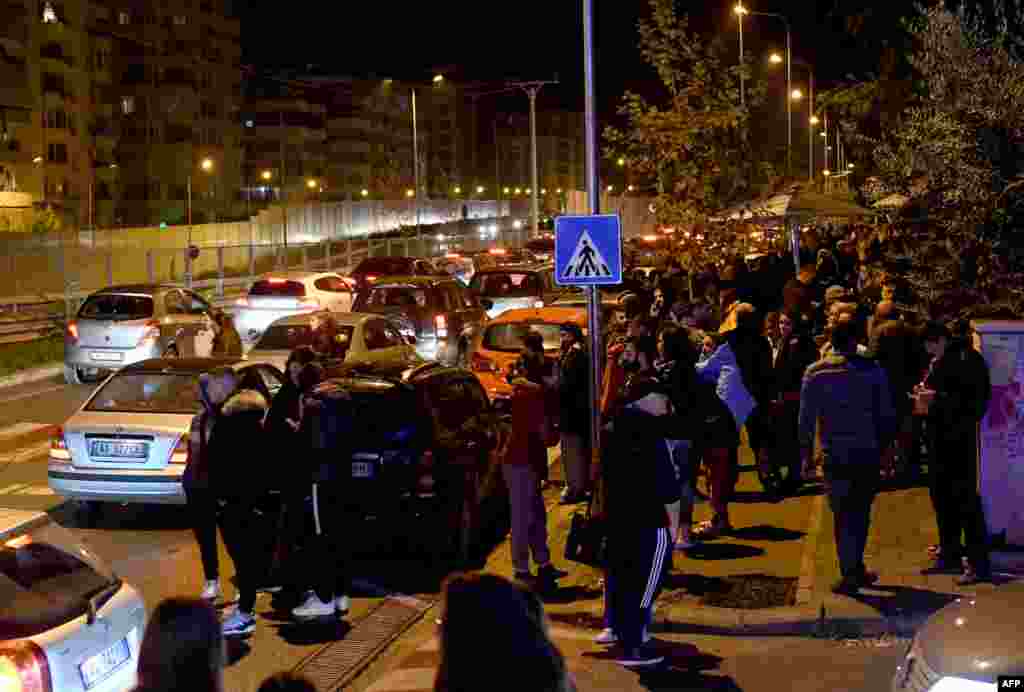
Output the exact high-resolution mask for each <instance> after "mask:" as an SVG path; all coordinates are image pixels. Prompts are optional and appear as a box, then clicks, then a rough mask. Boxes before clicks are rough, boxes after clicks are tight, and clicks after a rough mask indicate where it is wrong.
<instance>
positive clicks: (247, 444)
mask: <svg viewBox="0 0 1024 692" xmlns="http://www.w3.org/2000/svg"><path fill="white" fill-rule="evenodd" d="M267 409H268V404H267V400H266V397H264V396H263V394H261V393H260V392H258V391H256V390H254V389H239V390H236V391H235V392H234V393H233V394H232V395H231V396H230V397H228V398H227V400H226V401H225V402H224V405H223V406H221V408H220V414H219V415H218V416H217V419H216V422H215V423H214V425H213V431H212V433H211V435H210V440H209V443H208V452H209V454H210V459H211V463H210V467H209V475H210V490H211V492H212V493H213V495H214V496H215V497H216V498H217V500H218V502H220V503H222V505H223V506H222V509H221V514H220V521H219V524H220V530H221V535H222V536H223V537H224V544H225V547H226V548H227V550H228V555H230V556H231V560H232V561H233V562H234V563H235V576H236V580H237V586H238V608H237V609H236V611H235V612H234V613H232V614H231V615H230V616H228V617H227V618H226V619H225V620H224V623H223V630H224V636H241V635H247V634H250V633H252V631H253V630H254V629H255V627H256V618H255V607H256V591H257V589H258V588H259V586H260V581H261V580H262V579H263V578H264V577H265V574H264V572H265V569H266V565H267V563H268V561H269V557H270V554H269V553H270V550H271V548H270V546H269V543H268V540H267V537H268V536H269V535H272V532H273V523H272V517H273V516H274V515H275V514H276V511H275V510H276V508H275V507H273V504H274V502H273V500H272V499H271V497H270V491H271V487H270V483H269V478H268V474H267V473H266V468H267V465H266V463H265V461H267V460H268V454H267V447H266V437H265V433H264V430H263V419H264V418H265V417H266V415H267Z"/></svg>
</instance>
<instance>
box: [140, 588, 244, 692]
mask: <svg viewBox="0 0 1024 692" xmlns="http://www.w3.org/2000/svg"><path fill="white" fill-rule="evenodd" d="M138 678H139V682H138V686H137V688H136V691H137V692H174V691H175V690H188V691H189V692H224V639H223V637H222V636H221V625H220V621H219V620H218V619H217V613H216V612H215V611H214V609H213V606H211V605H210V604H209V603H207V602H206V601H204V600H202V599H193V598H168V599H166V600H164V601H163V602H162V603H160V605H158V606H157V607H156V610H154V611H153V614H152V615H151V616H150V618H149V623H148V624H147V625H146V634H145V636H144V637H143V639H142V645H141V646H140V647H139V664H138Z"/></svg>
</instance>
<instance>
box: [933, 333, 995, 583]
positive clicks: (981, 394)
mask: <svg viewBox="0 0 1024 692" xmlns="http://www.w3.org/2000/svg"><path fill="white" fill-rule="evenodd" d="M924 341H925V348H927V350H928V352H929V353H930V354H931V355H932V356H933V358H934V360H933V361H932V366H931V369H930V372H929V374H928V377H927V379H926V380H925V387H926V388H927V390H930V392H931V393H930V394H929V392H927V391H926V392H923V393H920V394H919V396H924V397H926V398H929V399H930V400H931V406H930V408H929V411H928V429H929V431H930V434H931V439H930V440H929V442H930V445H929V446H930V448H931V453H932V460H931V463H930V464H929V467H930V471H931V495H932V502H933V504H934V506H935V520H936V523H937V524H938V527H939V556H938V559H937V561H936V564H935V565H934V566H933V567H931V568H930V569H928V570H926V571H927V572H930V573H934V572H950V571H958V569H959V567H960V558H961V556H962V555H966V556H967V560H968V564H969V565H970V567H969V568H968V570H967V571H966V572H965V573H964V575H963V576H962V577H960V578H959V579H958V583H959V584H961V585H969V584H974V583H976V582H979V581H988V580H989V579H991V566H990V564H989V555H988V536H987V529H986V526H985V514H984V510H983V508H982V504H981V497H980V495H979V493H978V456H977V454H978V423H979V422H980V421H981V419H982V418H983V417H984V416H985V413H986V411H988V404H989V400H990V399H991V397H992V383H991V379H990V377H989V372H988V365H987V364H986V363H985V359H984V358H983V357H982V356H981V354H980V353H978V352H977V351H975V350H974V349H973V348H972V347H971V344H970V343H969V342H968V341H967V339H965V338H960V339H952V338H951V335H950V333H949V330H947V329H946V328H945V327H944V326H943V325H935V324H932V325H928V327H926V329H925V332H924ZM961 535H963V540H964V543H963V544H962V543H961Z"/></svg>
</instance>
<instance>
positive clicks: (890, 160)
mask: <svg viewBox="0 0 1024 692" xmlns="http://www.w3.org/2000/svg"><path fill="white" fill-rule="evenodd" d="M990 8H991V9H993V10H994V12H993V14H992V15H986V14H985V13H978V12H976V11H975V10H973V9H970V8H968V9H964V8H963V7H960V8H957V9H953V10H951V9H948V8H947V7H945V6H944V5H941V4H935V5H932V6H930V7H926V8H922V17H921V19H920V20H919V21H917V22H915V24H914V26H913V38H914V41H915V45H916V46H917V50H916V51H915V52H914V54H913V55H912V56H911V64H912V66H913V68H914V70H915V72H916V73H917V74H918V75H919V76H920V94H921V95H920V96H919V97H918V98H915V99H914V100H913V102H912V103H911V104H910V105H909V106H908V107H907V108H905V109H904V111H903V113H902V116H901V119H900V122H899V124H898V126H897V127H896V128H895V129H894V130H893V131H892V132H891V133H890V135H889V136H888V137H886V138H885V139H884V140H882V141H877V142H875V147H874V161H875V164H876V165H877V167H878V171H879V173H880V176H881V177H882V179H883V181H884V182H885V183H886V185H887V186H888V187H889V188H890V189H893V190H897V191H899V192H902V193H904V194H907V195H909V196H911V197H912V199H913V200H914V202H915V205H914V208H915V210H916V214H917V215H918V216H924V217H926V218H927V222H926V225H925V226H924V227H920V226H918V227H917V228H916V231H917V234H918V236H917V238H916V240H917V241H918V242H915V243H912V244H911V245H910V248H911V256H912V259H913V260H914V261H913V264H914V266H915V270H916V271H913V272H912V277H911V278H912V281H914V283H915V285H916V286H917V287H918V289H919V291H920V292H922V293H925V294H931V295H933V296H934V295H937V294H938V293H941V292H942V291H943V290H945V289H947V288H950V287H951V286H952V285H953V284H955V283H960V280H961V279H963V278H964V275H963V274H964V273H963V272H962V271H961V269H962V268H963V261H962V260H963V259H964V257H963V256H964V254H965V253H964V251H965V250H966V249H967V248H973V249H972V250H971V253H970V254H972V255H975V254H976V255H978V256H987V255H990V254H991V253H990V252H986V251H985V250H987V249H990V247H985V246H983V247H980V248H979V247H977V243H978V242H979V241H980V242H982V243H986V244H987V245H988V246H991V244H992V243H996V244H1000V243H1002V244H1006V243H1010V244H1016V243H1017V240H1016V238H1015V235H1016V234H1015V233H1014V232H1013V229H1014V227H1015V226H1017V225H1018V224H1019V222H1020V221H1021V220H1022V219H1024V215H1022V214H1021V211H1022V206H1024V176H1022V173H1024V170H1022V168H1021V164H1020V159H1019V158H1018V157H1019V152H1024V62H1022V61H1021V60H1020V57H1019V53H1018V54H1016V56H1015V52H1014V49H1013V45H1014V43H1013V40H1012V37H1011V36H1008V35H1006V33H1007V31H1008V29H1007V27H1009V26H1010V21H1011V20H1012V21H1016V22H1020V21H1021V19H1022V18H1024V3H1022V0H993V3H992V5H991V6H990ZM992 16H994V17H996V18H999V17H1003V18H1004V19H1005V20H1006V21H1003V22H1000V21H998V19H997V21H996V22H995V23H994V24H993V23H992V22H991V17H992ZM993 26H994V27H995V33H993V29H992V27H993ZM972 261H974V260H972ZM998 273H999V270H998V266H997V265H994V266H993V267H992V269H991V271H990V272H989V273H988V276H987V282H988V283H989V284H990V285H989V286H988V288H991V289H993V290H992V291H990V293H989V294H988V296H987V297H988V298H993V297H998V296H996V294H997V293H999V291H998V289H999V287H1000V286H1006V285H1009V283H1010V282H1009V281H1008V278H1009V277H1007V276H1005V275H1004V276H999V275H998ZM966 274H967V278H973V276H974V272H973V271H968V272H966ZM981 279H982V281H981V284H980V285H979V286H977V288H986V286H985V285H984V284H985V283H986V281H985V279H986V276H985V273H984V272H982V273H981ZM1001 297H1003V298H1005V297H1006V296H1005V295H1003V296H1001ZM1019 297H1021V296H1018V298H1019Z"/></svg>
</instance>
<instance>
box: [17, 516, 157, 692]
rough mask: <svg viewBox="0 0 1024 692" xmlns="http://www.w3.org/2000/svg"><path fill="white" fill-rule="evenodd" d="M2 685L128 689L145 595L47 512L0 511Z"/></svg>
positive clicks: (58, 690)
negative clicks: (123, 579) (140, 593)
mask: <svg viewBox="0 0 1024 692" xmlns="http://www.w3.org/2000/svg"><path fill="white" fill-rule="evenodd" d="M0 603H2V604H3V607H2V608H0V689H4V690H46V691H47V692H85V691H86V690H88V691H89V692H127V691H128V690H131V689H133V688H134V687H135V684H136V674H135V668H136V664H137V663H138V658H139V645H140V643H141V641H142V635H143V630H144V628H145V625H146V609H145V605H144V604H143V601H142V597H141V596H140V595H139V593H138V592H137V591H136V590H135V589H134V588H132V587H131V586H130V585H128V584H126V583H124V582H123V581H121V580H120V579H119V578H118V577H117V575H116V574H114V573H113V572H112V571H111V570H110V568H109V567H107V566H106V565H105V564H103V563H102V562H101V561H100V560H99V559H98V558H97V557H96V556H95V555H93V554H92V553H91V552H90V551H89V550H88V549H86V547H85V546H83V545H82V544H81V543H80V542H78V541H77V540H76V539H75V537H74V536H72V535H71V533H70V532H69V531H67V530H66V529H64V528H62V527H61V526H59V525H57V524H56V523H54V522H53V521H52V520H51V519H50V517H49V516H47V515H46V514H43V513H42V512H31V511H25V510H14V509H0Z"/></svg>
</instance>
